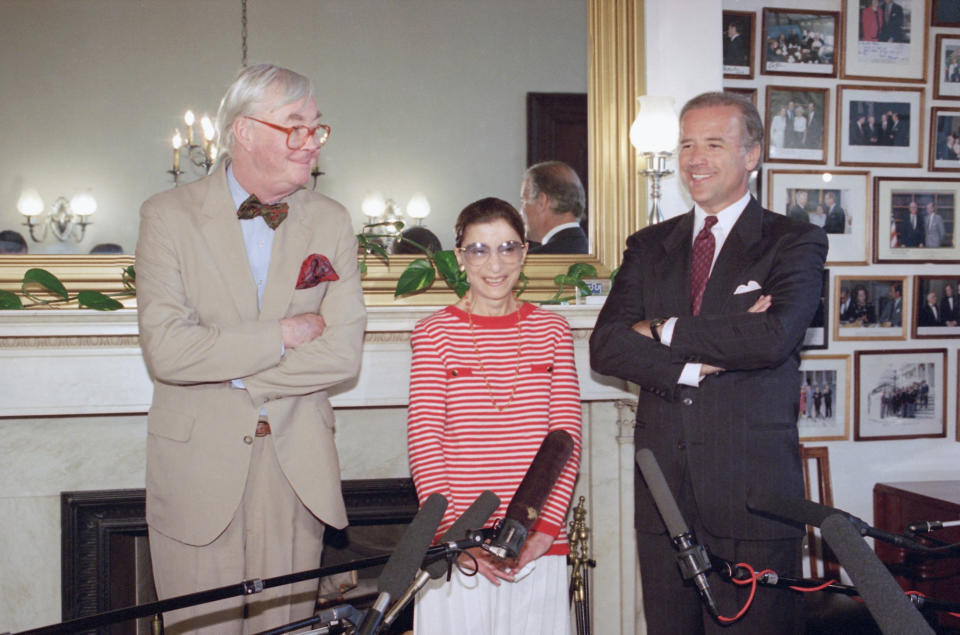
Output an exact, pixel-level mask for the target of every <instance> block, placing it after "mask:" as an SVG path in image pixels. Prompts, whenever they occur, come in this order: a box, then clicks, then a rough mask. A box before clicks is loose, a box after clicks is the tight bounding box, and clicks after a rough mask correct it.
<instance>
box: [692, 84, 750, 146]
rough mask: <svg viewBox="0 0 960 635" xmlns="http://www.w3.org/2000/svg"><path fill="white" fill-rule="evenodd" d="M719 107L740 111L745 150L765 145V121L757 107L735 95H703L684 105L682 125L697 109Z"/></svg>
mask: <svg viewBox="0 0 960 635" xmlns="http://www.w3.org/2000/svg"><path fill="white" fill-rule="evenodd" d="M717 106H734V107H736V108H738V109H739V110H740V121H741V122H742V125H743V130H742V132H741V135H740V139H741V145H743V149H744V150H749V149H750V148H752V147H754V146H756V145H760V144H762V143H763V119H761V118H760V113H759V112H757V108H756V106H754V105H753V104H752V103H750V102H749V101H748V100H747V99H745V98H743V97H741V96H740V95H737V94H735V93H720V92H714V93H702V94H700V95H697V96H696V97H694V98H693V99H691V100H690V101H688V102H687V103H685V104H684V105H683V109H682V110H681V111H680V123H681V124H682V123H683V117H684V115H686V114H687V113H688V112H689V111H691V110H694V109H697V108H714V107H717Z"/></svg>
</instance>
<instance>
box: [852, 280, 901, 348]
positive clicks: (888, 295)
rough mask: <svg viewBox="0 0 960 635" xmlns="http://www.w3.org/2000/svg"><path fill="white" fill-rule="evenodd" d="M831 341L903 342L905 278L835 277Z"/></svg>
mask: <svg viewBox="0 0 960 635" xmlns="http://www.w3.org/2000/svg"><path fill="white" fill-rule="evenodd" d="M833 288H834V301H833V320H834V322H833V323H834V328H833V339H834V340H905V339H907V322H906V317H907V316H908V315H909V314H910V313H909V310H907V311H904V309H905V308H906V307H907V306H909V305H908V304H907V300H905V298H908V297H910V295H909V292H908V288H907V278H906V276H837V277H836V279H835V280H834V282H833Z"/></svg>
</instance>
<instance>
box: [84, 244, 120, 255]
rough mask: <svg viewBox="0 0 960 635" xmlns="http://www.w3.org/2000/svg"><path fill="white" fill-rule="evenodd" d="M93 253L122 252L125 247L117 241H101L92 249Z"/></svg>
mask: <svg viewBox="0 0 960 635" xmlns="http://www.w3.org/2000/svg"><path fill="white" fill-rule="evenodd" d="M90 253H91V254H122V253H123V247H121V246H120V245H118V244H117V243H100V244H99V245H95V246H94V247H93V249H91V250H90Z"/></svg>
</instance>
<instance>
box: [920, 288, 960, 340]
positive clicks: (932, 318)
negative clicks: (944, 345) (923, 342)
mask: <svg viewBox="0 0 960 635" xmlns="http://www.w3.org/2000/svg"><path fill="white" fill-rule="evenodd" d="M958 285H960V276H952V277H951V276H915V277H914V279H913V288H914V289H915V290H916V293H914V298H913V311H914V313H913V332H912V335H913V337H915V338H917V339H942V338H956V337H960V295H958V292H960V286H958Z"/></svg>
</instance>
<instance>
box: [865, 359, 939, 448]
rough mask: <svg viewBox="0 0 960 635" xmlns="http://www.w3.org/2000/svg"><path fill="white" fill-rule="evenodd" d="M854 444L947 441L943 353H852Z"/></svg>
mask: <svg viewBox="0 0 960 635" xmlns="http://www.w3.org/2000/svg"><path fill="white" fill-rule="evenodd" d="M854 355H855V357H854V378H855V386H854V398H853V399H854V402H853V403H854V417H853V438H854V440H855V441H881V440H885V439H920V438H926V437H929V438H936V437H946V436H947V417H946V411H947V350H946V349H944V348H938V349H912V350H897V351H890V350H886V351H884V350H879V351H857V352H856V353H855V354H854Z"/></svg>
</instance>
